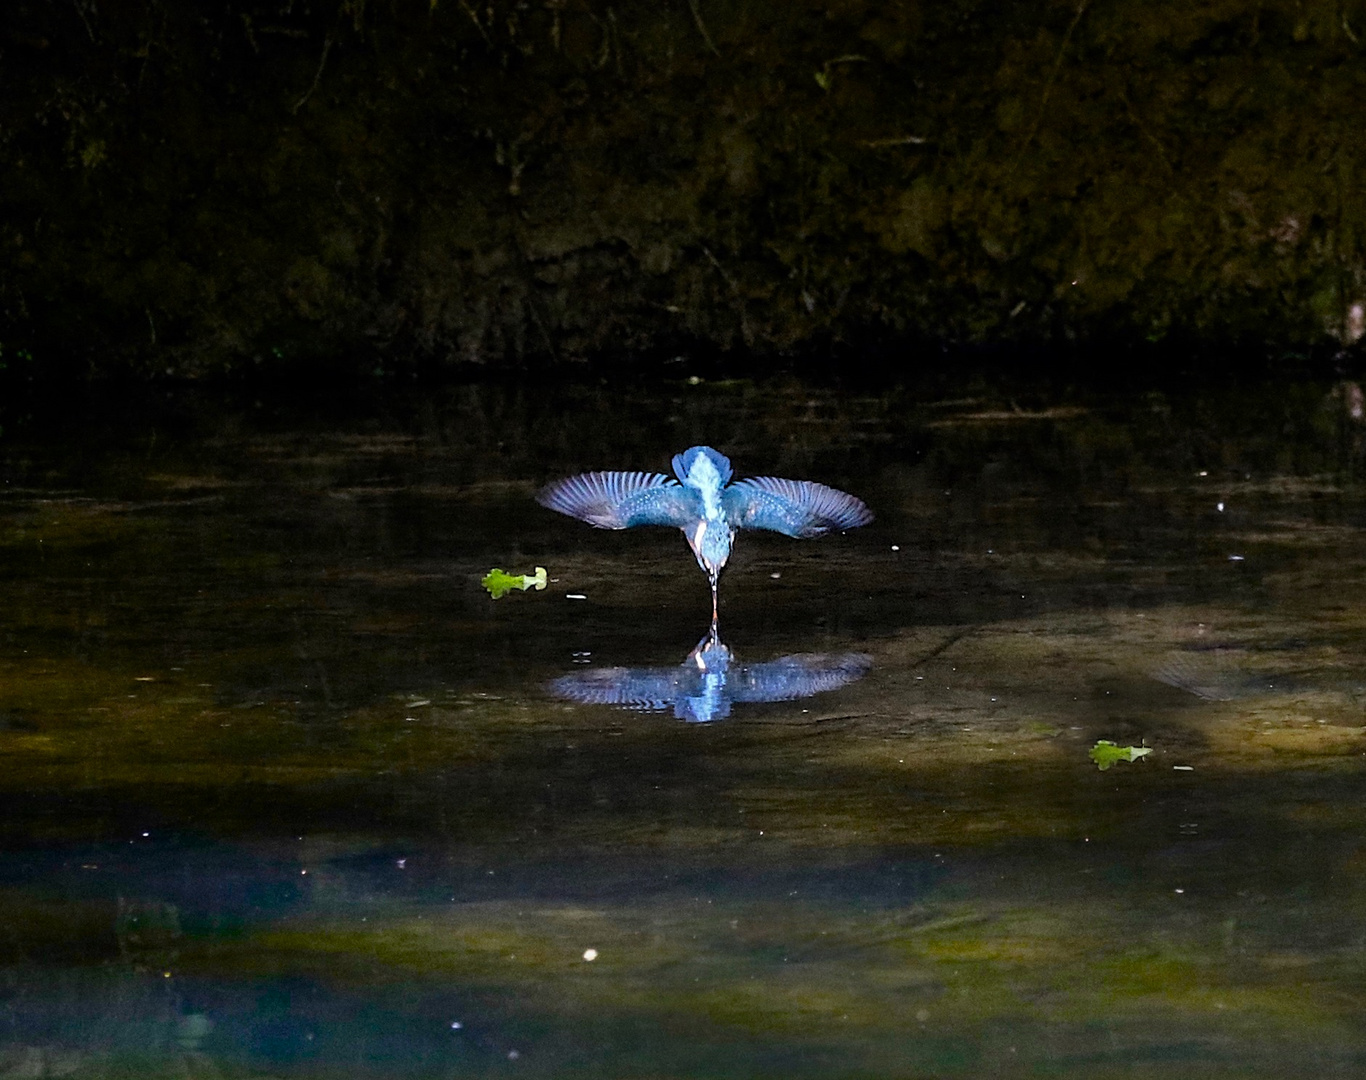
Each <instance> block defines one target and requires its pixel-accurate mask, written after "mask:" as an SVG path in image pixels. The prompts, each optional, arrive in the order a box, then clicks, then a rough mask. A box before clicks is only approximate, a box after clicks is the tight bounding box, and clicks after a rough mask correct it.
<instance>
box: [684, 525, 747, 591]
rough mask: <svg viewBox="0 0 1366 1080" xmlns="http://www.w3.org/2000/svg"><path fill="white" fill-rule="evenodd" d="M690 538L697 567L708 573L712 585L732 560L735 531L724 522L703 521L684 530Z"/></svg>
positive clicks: (689, 541)
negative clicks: (731, 553) (731, 550)
mask: <svg viewBox="0 0 1366 1080" xmlns="http://www.w3.org/2000/svg"><path fill="white" fill-rule="evenodd" d="M683 535H684V536H686V537H687V538H688V546H689V547H690V548H692V553H693V554H694V555H696V556H697V565H698V566H700V567H702V569H703V570H705V571H706V572H707V577H709V578H711V580H712V583H713V584H715V583H716V580H717V579H718V578H719V577H720V576H721V570H722V569H723V568H724V567H725V565H726V560H727V559H729V558H730V547H731V544H732V543H733V542H734V541H735V530H734V529H732V528H730V527H729V526H728V525H727V524H726V523H725V522H724V521H707V520H706V519H703V520H701V521H698V522H697V523H696V524H695V525H692V526H690V527H689V528H686V529H684V530H683Z"/></svg>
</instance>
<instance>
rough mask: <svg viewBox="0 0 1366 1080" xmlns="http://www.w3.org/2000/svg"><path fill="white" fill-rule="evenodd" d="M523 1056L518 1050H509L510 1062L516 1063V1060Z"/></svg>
mask: <svg viewBox="0 0 1366 1080" xmlns="http://www.w3.org/2000/svg"><path fill="white" fill-rule="evenodd" d="M521 1056H522V1055H521V1053H520V1052H519V1051H517V1050H509V1051H508V1060H509V1061H516V1060H517V1059H518V1058H519V1057H521Z"/></svg>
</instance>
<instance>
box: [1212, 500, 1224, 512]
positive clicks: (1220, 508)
mask: <svg viewBox="0 0 1366 1080" xmlns="http://www.w3.org/2000/svg"><path fill="white" fill-rule="evenodd" d="M1214 508H1215V509H1216V510H1218V511H1219V513H1221V514H1222V513H1223V512H1224V504H1223V503H1215V504H1214Z"/></svg>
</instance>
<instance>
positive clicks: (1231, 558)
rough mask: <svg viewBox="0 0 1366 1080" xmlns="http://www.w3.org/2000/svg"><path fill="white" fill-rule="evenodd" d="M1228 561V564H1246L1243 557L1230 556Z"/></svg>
mask: <svg viewBox="0 0 1366 1080" xmlns="http://www.w3.org/2000/svg"><path fill="white" fill-rule="evenodd" d="M1228 561H1229V562H1246V561H1247V560H1245V559H1244V558H1243V556H1241V555H1230V556H1229V557H1228Z"/></svg>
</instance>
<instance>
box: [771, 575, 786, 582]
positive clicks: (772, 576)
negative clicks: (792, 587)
mask: <svg viewBox="0 0 1366 1080" xmlns="http://www.w3.org/2000/svg"><path fill="white" fill-rule="evenodd" d="M768 576H769V577H771V578H772V579H773V580H774V581H777V580H778V579H779V578H780V577H782V576H783V575H782V574H769V575H768Z"/></svg>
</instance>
